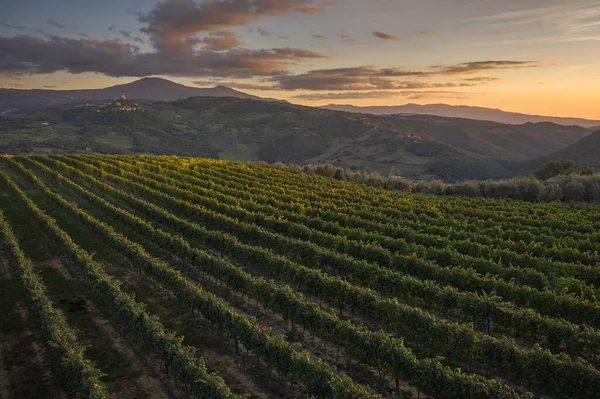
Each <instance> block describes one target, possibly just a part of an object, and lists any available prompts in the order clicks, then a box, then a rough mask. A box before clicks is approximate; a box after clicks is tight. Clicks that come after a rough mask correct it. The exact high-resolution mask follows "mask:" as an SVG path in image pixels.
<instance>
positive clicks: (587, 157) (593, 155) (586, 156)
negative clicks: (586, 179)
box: [516, 130, 600, 175]
mask: <svg viewBox="0 0 600 399" xmlns="http://www.w3.org/2000/svg"><path fill="white" fill-rule="evenodd" d="M553 159H554V160H565V159H570V160H573V161H575V163H577V164H580V165H588V166H592V167H594V168H597V169H600V130H598V131H597V132H595V133H592V134H591V135H589V136H587V137H584V138H582V139H581V140H579V141H578V142H576V143H575V144H573V145H570V146H568V147H567V148H564V149H562V150H560V151H557V152H555V153H552V154H549V155H544V156H541V157H537V158H534V159H532V160H530V161H528V162H526V163H525V164H524V165H523V167H522V168H519V170H518V172H517V173H516V174H517V175H525V174H531V173H533V172H535V171H536V170H540V169H541V168H542V167H543V166H544V164H545V163H546V162H548V161H550V160H553Z"/></svg>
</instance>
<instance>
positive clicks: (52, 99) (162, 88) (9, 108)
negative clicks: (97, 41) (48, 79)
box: [0, 78, 280, 115]
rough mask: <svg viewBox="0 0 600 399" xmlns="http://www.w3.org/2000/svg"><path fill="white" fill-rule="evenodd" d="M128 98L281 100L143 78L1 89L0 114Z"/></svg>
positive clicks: (220, 88)
mask: <svg viewBox="0 0 600 399" xmlns="http://www.w3.org/2000/svg"><path fill="white" fill-rule="evenodd" d="M122 95H125V96H127V98H130V99H132V100H149V101H173V100H180V99H184V98H188V97H198V96H201V97H235V98H248V99H254V100H265V101H280V100H274V99H270V98H264V99H263V98H261V97H257V96H252V95H250V94H246V93H242V92H241V91H237V90H234V89H231V88H229V87H225V86H217V87H213V88H197V87H189V86H184V85H182V84H179V83H174V82H171V81H170V80H166V79H160V78H144V79H140V80H137V81H135V82H132V83H127V84H123V85H117V86H111V87H106V88H104V89H85V90H38V89H34V90H21V89H0V115H6V114H9V113H15V112H22V111H27V110H32V109H39V108H49V107H56V106H61V105H72V104H77V103H85V102H94V101H107V100H114V99H116V98H119V97H121V96H122Z"/></svg>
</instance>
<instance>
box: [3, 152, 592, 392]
mask: <svg viewBox="0 0 600 399" xmlns="http://www.w3.org/2000/svg"><path fill="white" fill-rule="evenodd" d="M599 261H600V207H598V206H597V205H596V206H594V205H590V204H584V203H572V204H560V203H528V202H522V201H516V200H509V199H505V200H502V199H484V198H468V197H460V196H453V197H440V196H434V195H426V194H407V193H402V192H398V191H388V190H383V189H377V188H373V187H368V186H366V185H358V184H353V183H349V182H345V181H341V180H335V179H328V178H326V177H323V176H319V175H315V174H307V173H303V172H301V171H299V170H294V169H290V168H279V167H275V166H269V165H266V164H260V163H239V162H226V161H215V160H208V159H199V158H184V157H169V156H145V155H135V156H133V155H131V156H128V155H127V156H126V155H118V156H116V155H115V156H107V155H49V156H12V157H2V158H0V398H2V399H4V398H74V397H80V398H88V397H89V398H108V397H116V398H244V397H247V398H344V399H358V398H365V399H366V398H444V399H454V398H456V399H463V398H472V399H478V398H496V399H512V398H515V399H516V398H586V399H587V398H600V371H599V370H600V301H599V300H598V298H600V269H599V268H598V263H599Z"/></svg>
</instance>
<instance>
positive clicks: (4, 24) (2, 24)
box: [0, 22, 29, 29]
mask: <svg viewBox="0 0 600 399" xmlns="http://www.w3.org/2000/svg"><path fill="white" fill-rule="evenodd" d="M0 26H4V27H7V28H12V29H29V28H26V27H24V26H19V25H11V24H7V23H5V22H0Z"/></svg>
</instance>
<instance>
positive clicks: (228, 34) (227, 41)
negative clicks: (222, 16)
mask: <svg viewBox="0 0 600 399" xmlns="http://www.w3.org/2000/svg"><path fill="white" fill-rule="evenodd" d="M202 43H204V46H203V47H202V48H203V49H204V50H210V51H223V50H229V49H232V48H234V47H237V46H238V45H239V44H240V41H239V39H238V37H237V36H236V34H235V33H233V32H232V31H230V30H229V29H220V30H216V31H213V32H210V33H209V34H208V36H206V37H205V38H204V39H202Z"/></svg>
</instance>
